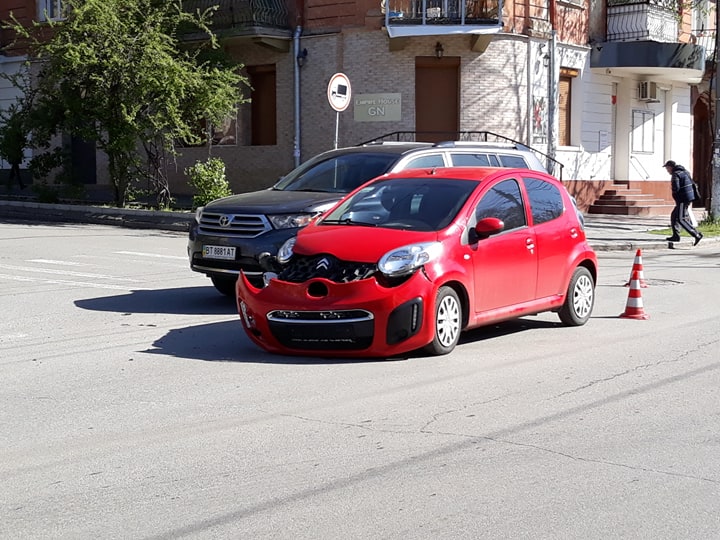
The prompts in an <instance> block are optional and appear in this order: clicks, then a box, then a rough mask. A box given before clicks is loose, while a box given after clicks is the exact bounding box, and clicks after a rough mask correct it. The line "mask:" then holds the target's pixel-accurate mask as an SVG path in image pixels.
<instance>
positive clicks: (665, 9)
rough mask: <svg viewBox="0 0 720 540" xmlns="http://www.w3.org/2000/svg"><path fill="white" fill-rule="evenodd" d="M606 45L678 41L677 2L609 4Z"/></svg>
mask: <svg viewBox="0 0 720 540" xmlns="http://www.w3.org/2000/svg"><path fill="white" fill-rule="evenodd" d="M607 6H608V7H607V39H608V41H636V40H654V41H660V42H665V43H672V42H676V41H677V40H678V13H679V11H678V10H679V6H678V0H608V3H607Z"/></svg>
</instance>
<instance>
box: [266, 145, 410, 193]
mask: <svg viewBox="0 0 720 540" xmlns="http://www.w3.org/2000/svg"><path fill="white" fill-rule="evenodd" d="M397 160H398V156H397V154H383V153H378V154H373V153H367V154H366V153H359V152H357V153H352V154H344V155H339V156H334V157H331V158H328V159H326V160H324V161H320V162H312V161H310V162H308V163H306V164H303V165H301V166H300V167H298V168H296V169H294V170H293V171H291V172H290V173H289V174H288V175H287V176H286V177H285V178H283V179H282V180H281V181H280V182H278V183H277V184H276V185H275V186H274V189H278V190H284V191H321V192H330V193H348V192H350V191H352V190H353V189H355V188H356V187H358V186H360V185H362V184H364V183H365V182H367V181H368V180H370V179H372V178H375V177H376V176H380V175H381V174H383V173H385V172H387V171H388V170H389V169H390V167H392V165H393V164H394V163H395V162H396V161H397Z"/></svg>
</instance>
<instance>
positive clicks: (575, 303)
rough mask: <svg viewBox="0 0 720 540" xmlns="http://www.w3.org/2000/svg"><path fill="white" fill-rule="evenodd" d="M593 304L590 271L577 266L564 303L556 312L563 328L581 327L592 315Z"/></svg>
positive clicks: (593, 293) (593, 286)
mask: <svg viewBox="0 0 720 540" xmlns="http://www.w3.org/2000/svg"><path fill="white" fill-rule="evenodd" d="M594 304H595V281H594V280H593V277H592V274H591V273H590V270H588V269H587V268H585V267H584V266H578V267H577V268H576V269H575V272H573V275H572V278H571V279H570V284H569V285H568V290H567V294H566V295H565V303H564V304H563V306H562V308H560V311H559V312H558V315H559V316H560V320H561V321H562V323H563V324H564V325H565V326H582V325H583V324H585V323H586V322H587V321H588V319H589V318H590V315H591V314H592V310H593V305H594Z"/></svg>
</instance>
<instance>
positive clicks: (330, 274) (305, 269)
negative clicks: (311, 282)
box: [278, 255, 377, 283]
mask: <svg viewBox="0 0 720 540" xmlns="http://www.w3.org/2000/svg"><path fill="white" fill-rule="evenodd" d="M375 272H377V266H376V265H375V264H370V263H360V262H352V261H341V260H340V259H338V258H337V257H333V256H332V255H313V256H312V257H302V256H295V257H293V258H292V259H291V260H290V262H289V263H288V264H287V265H286V266H284V267H283V269H282V270H281V271H280V272H279V273H278V278H279V279H281V280H283V281H289V282H290V283H303V282H305V281H307V280H308V279H310V278H317V277H322V278H325V279H328V280H330V281H334V282H335V283H350V282H352V281H359V280H361V279H367V278H369V277H372V276H373V275H374V274H375Z"/></svg>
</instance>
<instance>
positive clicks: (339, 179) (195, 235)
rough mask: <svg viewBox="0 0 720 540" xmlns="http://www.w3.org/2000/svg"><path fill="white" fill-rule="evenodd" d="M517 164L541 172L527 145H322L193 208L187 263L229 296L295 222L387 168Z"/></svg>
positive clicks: (258, 277) (257, 275)
mask: <svg viewBox="0 0 720 540" xmlns="http://www.w3.org/2000/svg"><path fill="white" fill-rule="evenodd" d="M453 166H455V167H457V166H463V167H468V166H477V167H488V166H489V167H517V168H525V169H534V170H541V171H545V167H544V166H543V165H542V163H541V162H540V160H539V159H538V157H537V156H536V155H535V153H534V151H533V150H531V149H529V148H527V147H525V146H523V145H519V144H514V143H480V142H478V143H475V142H472V143H471V142H452V141H451V142H442V143H435V144H433V143H422V142H407V143H405V142H402V143H401V142H381V143H371V144H366V145H363V146H353V147H349V148H340V149H337V150H330V151H329V152H324V153H322V154H319V155H317V156H315V157H313V158H311V159H309V160H308V161H306V162H305V163H303V164H302V165H300V166H299V167H297V168H296V169H294V170H292V171H291V172H290V173H288V174H287V175H286V176H284V177H283V178H281V179H280V181H279V182H278V183H277V184H275V185H274V186H273V187H271V188H269V189H264V190H261V191H255V192H252V193H242V194H239V195H232V196H230V197H225V198H223V199H218V200H216V201H212V202H211V203H208V204H207V205H206V206H204V207H202V208H198V209H197V212H196V215H195V222H194V223H193V224H192V226H191V227H190V236H189V241H188V257H189V258H190V268H192V270H194V271H195V272H202V273H204V274H206V275H207V276H209V277H210V279H211V280H212V282H213V285H215V288H217V290H218V291H220V292H221V293H223V294H225V295H228V296H234V295H235V282H236V281H237V276H238V274H239V271H240V270H242V271H243V272H244V273H245V275H247V276H248V279H250V281H253V282H256V284H257V285H261V282H262V272H263V269H262V268H261V266H260V257H261V256H262V255H263V254H269V255H275V254H276V253H277V250H278V249H279V248H280V246H281V245H282V244H283V243H284V242H285V240H287V239H288V238H290V237H291V236H293V235H294V234H295V233H296V232H297V230H298V228H300V227H303V226H304V225H307V224H308V223H309V222H310V220H311V219H313V218H314V217H315V216H317V215H319V214H321V213H323V212H324V211H326V210H328V209H329V208H330V207H331V206H332V205H334V204H335V203H336V202H337V201H338V200H340V199H341V198H342V197H343V196H344V195H345V194H347V193H349V192H350V191H352V190H354V189H355V188H356V187H358V186H360V185H361V184H364V183H365V182H367V181H368V180H370V179H371V178H374V177H376V176H379V175H381V174H384V173H388V172H396V171H400V170H404V169H410V168H428V167H453Z"/></svg>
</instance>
